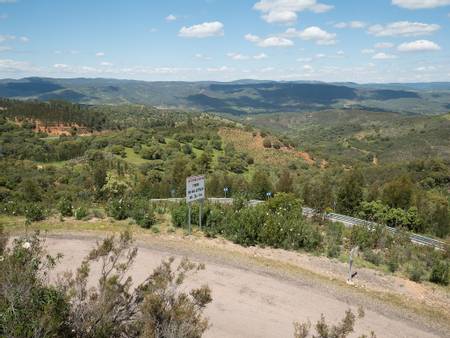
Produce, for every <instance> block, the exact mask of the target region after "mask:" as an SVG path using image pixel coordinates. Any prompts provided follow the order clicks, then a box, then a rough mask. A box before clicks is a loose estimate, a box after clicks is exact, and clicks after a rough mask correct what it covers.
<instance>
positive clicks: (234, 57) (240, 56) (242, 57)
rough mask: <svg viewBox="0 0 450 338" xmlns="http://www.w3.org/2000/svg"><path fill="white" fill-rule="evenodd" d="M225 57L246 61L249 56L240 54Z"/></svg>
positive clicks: (230, 54) (229, 54)
mask: <svg viewBox="0 0 450 338" xmlns="http://www.w3.org/2000/svg"><path fill="white" fill-rule="evenodd" d="M227 56H228V57H229V58H231V59H233V60H248V59H250V56H247V55H242V54H240V53H228V54H227Z"/></svg>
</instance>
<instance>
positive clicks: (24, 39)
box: [19, 36, 30, 43]
mask: <svg viewBox="0 0 450 338" xmlns="http://www.w3.org/2000/svg"><path fill="white" fill-rule="evenodd" d="M19 39H20V41H22V42H25V43H27V42H29V41H30V39H29V38H28V37H27V36H21V37H20V38H19Z"/></svg>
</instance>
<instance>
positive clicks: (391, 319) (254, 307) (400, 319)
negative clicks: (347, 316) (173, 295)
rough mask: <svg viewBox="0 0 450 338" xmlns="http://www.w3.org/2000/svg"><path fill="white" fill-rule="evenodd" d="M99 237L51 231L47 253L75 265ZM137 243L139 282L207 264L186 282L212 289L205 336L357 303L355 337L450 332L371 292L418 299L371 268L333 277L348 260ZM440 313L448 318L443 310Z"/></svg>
mask: <svg viewBox="0 0 450 338" xmlns="http://www.w3.org/2000/svg"><path fill="white" fill-rule="evenodd" d="M102 236H104V235H100V233H94V234H92V233H90V234H88V233H79V234H76V233H73V234H69V233H67V232H65V233H61V234H52V235H51V236H49V238H48V239H47V242H46V244H47V247H48V250H49V252H51V253H57V252H61V253H63V254H64V258H63V260H62V264H60V265H59V267H58V269H59V271H60V272H61V271H65V270H67V269H70V270H74V269H76V267H77V266H78V265H79V264H80V262H81V260H82V258H83V257H84V256H85V255H86V254H87V253H88V252H89V250H90V249H91V248H92V247H93V246H94V244H95V241H96V240H97V239H99V238H100V237H102ZM137 244H138V247H139V254H138V257H137V261H136V264H135V267H134V268H133V269H132V271H131V275H132V277H133V279H134V280H135V281H136V282H139V281H142V280H143V279H144V278H145V276H146V275H148V274H149V273H150V272H151V271H152V270H153V269H154V268H155V267H156V266H157V265H158V264H159V262H160V261H161V260H162V259H165V258H168V257H170V256H174V257H176V258H178V259H179V258H181V257H182V256H188V257H189V258H190V259H192V260H194V261H197V262H203V263H205V264H206V270H205V271H202V272H201V273H199V274H197V275H195V276H194V277H193V278H191V279H190V281H189V286H196V285H200V284H205V283H206V284H208V285H209V286H210V287H211V289H212V292H213V302H212V304H210V305H209V306H208V308H207V310H206V314H207V316H208V317H209V318H210V321H211V324H212V326H211V328H210V329H209V331H208V332H207V334H206V337H219V338H220V337H292V336H293V326H292V323H293V322H294V321H300V322H304V321H307V320H311V322H313V323H314V322H315V321H317V320H318V319H319V318H320V315H321V314H322V313H323V314H324V315H325V316H326V318H327V319H328V320H329V321H330V322H338V321H339V320H340V319H341V318H342V316H343V314H344V312H345V310H346V309H348V308H352V309H353V310H354V311H356V309H357V307H358V306H363V307H364V308H365V312H366V316H365V318H364V319H362V320H360V321H359V322H358V323H357V325H356V327H355V330H356V333H357V334H363V333H368V332H370V331H372V330H373V331H375V333H377V335H378V337H396V338H397V337H445V336H446V332H447V333H448V332H449V331H448V328H447V329H446V328H442V327H440V326H438V325H434V324H433V323H430V319H425V317H422V316H421V315H420V314H417V313H414V312H411V311H410V309H406V308H404V309H399V308H397V307H396V306H395V305H392V304H390V303H389V302H384V301H381V300H380V298H379V297H372V294H371V291H373V292H376V289H378V290H379V292H383V293H385V294H386V295H387V296H388V297H387V299H388V298H389V294H392V295H395V297H398V295H402V296H404V297H405V298H411V301H412V302H415V301H416V300H417V299H416V298H414V291H413V290H412V289H411V287H410V286H409V285H400V284H401V283H400V284H396V282H395V278H396V277H392V278H391V277H386V276H382V275H379V276H378V275H377V273H376V272H373V271H371V270H368V269H367V271H366V270H365V269H359V273H360V277H359V279H358V281H357V287H350V286H347V285H346V284H345V283H343V282H339V281H337V280H336V279H341V280H343V279H345V277H344V276H345V275H346V271H345V270H346V269H345V266H344V264H343V263H338V262H333V261H330V260H327V259H325V258H320V257H313V256H310V255H304V254H299V253H295V252H286V251H284V250H274V249H264V248H243V247H240V246H237V245H234V244H232V243H229V242H228V241H224V240H222V239H215V240H209V239H205V238H203V237H194V236H189V237H182V236H180V235H177V234H172V235H169V234H164V235H151V236H149V235H140V236H139V241H138V243H137ZM97 273H98V269H97V270H96V269H95V267H94V269H93V274H94V275H96V274H97ZM424 288H425V287H424ZM403 289H404V290H403ZM416 291H417V292H418V295H419V296H420V295H423V291H422V290H420V289H418V290H416ZM447 301H448V299H447ZM448 304H449V303H447V305H448ZM437 313H438V314H437V316H440V312H437ZM441 314H442V317H443V318H448V317H446V314H445V312H444V311H442V313H441ZM440 319H442V318H440ZM446 330H447V331H446Z"/></svg>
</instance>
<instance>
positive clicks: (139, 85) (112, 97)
mask: <svg viewBox="0 0 450 338" xmlns="http://www.w3.org/2000/svg"><path fill="white" fill-rule="evenodd" d="M0 97H9V98H18V99H37V100H44V101H48V100H65V101H69V102H73V103H84V104H108V105H122V104H140V105H150V106H156V107H159V108H170V109H180V110H189V111H192V110H194V111H210V112H216V113H228V114H233V115H248V114H250V115H251V114H260V113H269V112H287V113H289V112H305V111H308V110H323V109H328V108H361V109H376V110H385V111H395V112H401V113H406V114H408V113H414V114H421V115H429V114H440V113H443V112H445V111H447V110H448V104H449V98H450V86H449V85H448V84H447V83H442V84H439V83H436V84H434V86H433V85H432V84H429V85H428V86H427V85H425V84H422V85H421V84H410V85H408V84H404V85H395V84H393V85H389V84H386V85H378V84H368V85H358V84H355V83H332V84H328V83H323V82H276V81H255V80H244V81H234V82H146V81H131V80H115V79H101V78H97V79H85V78H77V79H52V78H37V77H34V78H24V79H20V80H8V79H6V80H0Z"/></svg>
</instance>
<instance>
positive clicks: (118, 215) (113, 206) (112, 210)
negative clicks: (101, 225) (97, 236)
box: [106, 198, 130, 221]
mask: <svg viewBox="0 0 450 338" xmlns="http://www.w3.org/2000/svg"><path fill="white" fill-rule="evenodd" d="M129 211H130V205H129V203H128V202H127V201H126V200H125V199H124V198H120V199H117V198H114V199H111V200H110V201H109V202H108V205H107V207H106V212H107V214H108V216H110V217H112V218H114V219H115V220H119V221H120V220H124V219H126V218H128V216H129Z"/></svg>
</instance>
